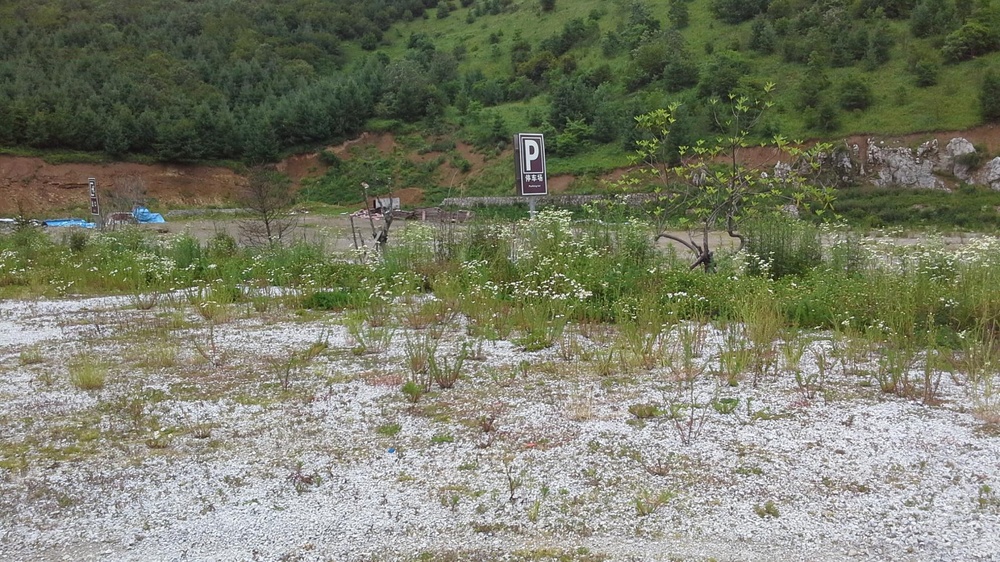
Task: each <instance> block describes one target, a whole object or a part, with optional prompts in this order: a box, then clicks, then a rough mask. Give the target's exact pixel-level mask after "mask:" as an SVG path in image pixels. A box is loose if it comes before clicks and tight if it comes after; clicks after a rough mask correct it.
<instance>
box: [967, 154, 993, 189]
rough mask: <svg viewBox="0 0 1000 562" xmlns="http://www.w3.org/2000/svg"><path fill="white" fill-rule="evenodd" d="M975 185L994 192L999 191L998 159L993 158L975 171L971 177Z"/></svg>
mask: <svg viewBox="0 0 1000 562" xmlns="http://www.w3.org/2000/svg"><path fill="white" fill-rule="evenodd" d="M973 179H974V181H973V182H971V183H974V184H976V185H985V186H987V187H989V188H990V189H992V190H994V191H1000V158H994V159H992V160H990V161H989V162H987V163H985V164H983V166H982V167H981V168H980V169H979V170H977V171H976V174H975V176H974V177H973Z"/></svg>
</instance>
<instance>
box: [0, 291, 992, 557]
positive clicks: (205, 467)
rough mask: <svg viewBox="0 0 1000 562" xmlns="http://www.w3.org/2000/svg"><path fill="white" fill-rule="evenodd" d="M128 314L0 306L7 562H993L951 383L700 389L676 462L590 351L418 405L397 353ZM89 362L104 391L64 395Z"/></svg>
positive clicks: (630, 376)
mask: <svg viewBox="0 0 1000 562" xmlns="http://www.w3.org/2000/svg"><path fill="white" fill-rule="evenodd" d="M134 302H136V300H135V299H129V298H124V297H119V298H90V299H76V300H61V301H30V302H29V301H5V302H0V427H2V428H3V433H2V435H0V560H4V561H6V560H111V561H114V560H413V559H418V557H420V556H421V554H423V555H424V556H425V558H420V559H428V560H437V559H441V560H553V559H560V560H581V561H582V560H709V559H715V560H821V561H822V560H1000V493H997V492H994V490H995V489H997V488H998V487H1000V455H998V453H1000V438H998V432H997V431H996V430H995V428H993V427H992V426H989V425H986V424H984V423H983V422H981V421H979V420H977V419H976V418H975V417H973V415H972V414H971V413H969V411H968V409H967V407H968V405H969V403H970V402H969V399H968V398H967V397H966V396H965V395H964V392H963V388H962V387H961V386H960V385H958V384H956V382H955V381H953V380H951V379H950V378H949V377H948V376H947V375H945V376H944V377H942V383H941V397H942V401H941V403H940V404H935V405H933V406H927V405H924V404H922V403H921V402H919V401H916V400H906V399H902V398H898V397H895V396H890V395H884V394H881V393H879V392H878V389H877V387H875V388H873V387H871V386H868V385H866V384H864V380H865V379H864V378H861V377H858V376H857V375H853V374H843V373H842V372H841V370H840V369H834V373H833V374H831V375H829V378H828V380H827V383H826V391H825V392H824V393H823V395H822V396H816V397H814V398H813V399H807V398H806V397H805V396H804V395H803V393H801V392H799V391H798V390H797V388H796V384H795V381H794V379H793V377H792V376H791V375H781V376H767V377H764V378H763V379H762V380H761V381H760V382H759V384H758V385H756V387H754V385H752V384H750V381H744V383H743V384H741V385H739V386H738V387H724V388H720V387H718V386H716V385H715V383H714V382H712V378H711V377H708V376H705V377H703V379H704V380H702V381H701V383H700V384H699V385H698V386H697V387H696V388H695V389H694V393H695V402H701V403H706V402H708V401H709V400H710V399H712V398H720V397H721V398H739V399H740V400H741V402H740V406H739V407H738V408H737V409H736V411H734V412H732V413H728V414H726V413H722V412H720V411H718V410H714V409H710V408H704V409H701V410H697V411H699V412H704V413H705V418H704V419H705V422H704V426H703V427H702V428H701V430H700V432H692V433H693V435H692V436H691V439H690V443H689V444H684V443H682V439H681V437H682V435H683V431H681V430H679V429H678V427H677V425H676V424H675V423H674V421H671V420H670V419H668V417H667V416H659V417H655V418H651V419H648V420H639V419H637V417H636V416H635V415H633V414H632V413H630V412H629V406H631V405H635V404H640V403H655V404H659V405H661V406H662V405H664V404H666V403H668V402H671V401H672V400H676V399H678V398H679V395H678V394H677V393H676V391H675V390H674V389H673V388H674V387H673V386H670V385H667V384H666V382H665V381H666V380H667V379H668V378H669V373H668V372H667V371H666V370H665V369H662V368H657V369H653V370H648V371H647V370H642V369H637V370H632V371H628V372H621V373H612V374H611V375H607V376H603V377H601V376H598V375H597V374H595V371H596V369H594V368H593V364H594V362H595V359H593V357H590V358H589V359H585V358H584V357H586V355H587V350H590V351H591V352H593V351H594V350H598V353H599V350H600V349H602V346H605V345H606V344H602V343H600V338H597V337H595V338H594V339H593V340H591V339H587V338H585V337H583V336H581V335H578V334H573V335H572V336H570V339H571V340H572V341H574V342H575V346H574V347H573V349H576V350H577V352H576V356H574V357H571V359H570V360H567V359H565V357H566V356H568V355H570V353H569V352H567V351H566V350H567V349H569V347H567V346H565V345H564V346H561V347H559V348H550V349H547V350H543V351H539V352H534V353H527V352H523V351H520V350H519V349H518V348H517V347H516V346H514V345H513V344H511V343H509V342H505V341H500V342H495V343H494V342H485V343H483V344H482V350H481V353H480V354H478V355H481V356H479V357H476V358H475V359H476V360H475V361H473V360H469V361H467V362H466V364H465V367H464V375H463V377H462V378H461V379H459V380H458V382H457V384H456V385H455V386H454V388H452V389H448V390H434V391H433V392H431V393H429V394H427V395H425V396H424V397H422V398H421V399H420V400H419V401H418V402H417V403H415V404H411V403H410V402H408V401H407V400H406V397H405V396H404V395H403V394H402V393H401V392H400V384H401V380H402V379H403V378H404V377H405V376H406V367H405V365H406V358H405V352H404V348H405V347H406V346H405V345H404V342H406V341H407V337H412V333H408V332H404V331H402V330H399V331H396V332H395V335H394V338H393V340H392V344H391V345H390V346H389V348H388V349H387V350H386V351H384V352H382V353H378V354H365V355H356V354H354V353H352V348H353V347H354V342H351V341H350V338H349V337H348V334H347V331H346V329H345V328H344V326H343V323H342V320H341V318H340V317H339V316H338V315H336V314H313V313H306V314H304V315H303V314H296V313H295V312H294V311H291V310H285V309H283V308H280V307H277V306H275V307H274V309H272V310H269V311H267V312H264V313H254V312H252V311H250V312H248V311H243V312H241V313H240V314H239V315H238V317H236V318H234V319H232V320H231V321H228V322H224V323H219V324H217V325H215V326H214V329H213V330H209V328H208V327H207V324H206V322H205V321H204V320H203V319H202V318H200V317H198V316H197V315H194V314H193V313H192V311H191V310H190V309H189V308H188V307H186V306H185V305H184V303H183V302H182V301H180V299H177V300H174V301H170V300H163V301H161V302H160V303H159V304H158V305H157V306H156V307H154V308H153V309H151V310H138V309H136V307H135V306H134ZM463 332H464V330H462V328H461V325H460V322H457V325H456V326H453V327H452V332H451V334H450V335H446V337H445V340H444V342H445V343H442V347H441V349H440V353H442V354H448V353H454V352H455V351H454V350H455V346H456V345H457V344H456V340H457V338H458V337H459V336H458V334H460V333H463ZM707 335H708V340H709V349H712V347H713V346H717V345H718V341H719V340H720V339H721V338H720V336H719V335H718V334H716V333H714V332H710V333H708V334H707ZM817 337H818V338H820V339H822V334H818V335H817ZM320 341H325V342H327V343H328V344H329V347H328V348H327V349H326V350H325V351H323V352H322V353H321V354H320V355H318V356H317V357H315V358H314V359H312V360H311V361H309V362H307V363H306V362H302V363H301V364H295V365H294V366H292V367H290V368H286V367H288V365H290V363H289V361H288V358H289V357H291V354H292V353H294V352H301V350H304V349H306V348H308V347H310V345H311V344H313V343H315V342H320ZM815 345H817V346H820V345H824V343H823V342H822V341H819V342H818V343H816V344H815ZM164 349H167V350H172V353H173V355H174V359H173V360H166V361H165V360H160V361H155V360H153V358H154V357H157V356H159V355H158V353H161V352H162V350H164ZM167 355H170V354H169V353H168V354H167ZM712 355H713V353H712V352H709V353H706V357H711V356H712ZM86 357H94V358H104V359H105V360H106V361H107V362H108V363H107V364H106V368H107V370H108V376H107V382H106V384H105V385H104V387H103V388H101V389H98V390H89V391H88V390H81V389H79V388H77V387H75V386H74V385H73V384H71V382H70V366H71V365H72V364H73V363H74V361H75V362H77V363H79V362H81V361H82V360H83V358H86ZM804 368H805V370H806V372H810V371H813V372H814V371H815V369H816V367H815V364H814V363H813V362H812V358H811V356H810V354H809V353H807V357H806V360H805V361H804ZM286 374H287V384H282V383H283V378H284V376H285V375H286ZM283 387H285V388H283ZM748 399H752V402H751V403H750V404H751V406H750V408H749V409H748V408H746V407H745V404H747V400H748ZM754 413H756V415H752V414H754ZM487 429H488V430H489V431H486V430H487ZM560 556H561V557H562V558H560Z"/></svg>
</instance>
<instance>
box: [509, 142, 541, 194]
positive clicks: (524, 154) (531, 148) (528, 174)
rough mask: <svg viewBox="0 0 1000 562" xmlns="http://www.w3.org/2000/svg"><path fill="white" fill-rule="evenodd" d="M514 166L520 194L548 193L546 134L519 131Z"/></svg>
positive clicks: (515, 143) (515, 145)
mask: <svg viewBox="0 0 1000 562" xmlns="http://www.w3.org/2000/svg"><path fill="white" fill-rule="evenodd" d="M514 166H515V167H516V171H515V173H516V174H517V194H518V195H547V194H548V193H549V182H548V178H547V176H546V173H545V136H544V135H542V134H541V133H518V134H517V135H516V136H515V137H514Z"/></svg>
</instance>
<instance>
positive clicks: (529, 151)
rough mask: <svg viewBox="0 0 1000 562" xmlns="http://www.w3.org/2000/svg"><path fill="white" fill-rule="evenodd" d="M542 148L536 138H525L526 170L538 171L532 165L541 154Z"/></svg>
mask: <svg viewBox="0 0 1000 562" xmlns="http://www.w3.org/2000/svg"><path fill="white" fill-rule="evenodd" d="M541 154H542V150H541V147H540V146H538V141H537V140H535V139H524V170H525V171H531V172H535V171H538V170H536V169H535V168H534V167H532V165H531V163H532V162H534V161H535V160H538V157H539V156H541Z"/></svg>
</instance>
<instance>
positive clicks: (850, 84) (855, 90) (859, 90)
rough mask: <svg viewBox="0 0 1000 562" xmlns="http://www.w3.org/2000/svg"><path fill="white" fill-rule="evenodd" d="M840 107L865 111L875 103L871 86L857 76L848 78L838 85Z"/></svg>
mask: <svg viewBox="0 0 1000 562" xmlns="http://www.w3.org/2000/svg"><path fill="white" fill-rule="evenodd" d="M839 98H840V107H842V108H844V109H847V110H854V109H858V110H862V111H863V110H865V109H868V106H870V105H871V104H872V102H874V101H875V97H874V95H873V94H872V89H871V86H869V85H868V83H867V82H866V81H865V80H863V79H862V78H861V77H859V76H849V77H847V79H845V80H844V81H843V82H841V83H840V92H839Z"/></svg>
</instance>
